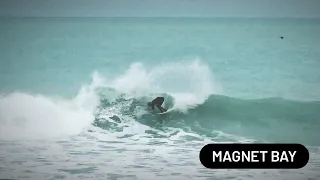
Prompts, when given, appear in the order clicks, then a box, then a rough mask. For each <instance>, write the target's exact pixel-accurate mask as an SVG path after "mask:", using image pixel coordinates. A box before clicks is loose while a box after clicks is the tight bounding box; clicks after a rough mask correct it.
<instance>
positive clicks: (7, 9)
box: [0, 0, 320, 18]
mask: <svg viewBox="0 0 320 180" xmlns="http://www.w3.org/2000/svg"><path fill="white" fill-rule="evenodd" d="M0 16H2V17H4V16H5V17H7V16H24V17H25V16H28V17H30V16H31V17H38V16H40V17H79V16H80V17H119V16H120V17H168V16H169V17H177V16H178V17H185V16H187V17H317V18H320V0H0Z"/></svg>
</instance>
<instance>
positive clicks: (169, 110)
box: [158, 108, 175, 114]
mask: <svg viewBox="0 0 320 180" xmlns="http://www.w3.org/2000/svg"><path fill="white" fill-rule="evenodd" d="M173 110H175V108H171V109H168V110H167V111H166V112H162V113H158V114H167V113H168V112H171V111H173Z"/></svg>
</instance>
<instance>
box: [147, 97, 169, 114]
mask: <svg viewBox="0 0 320 180" xmlns="http://www.w3.org/2000/svg"><path fill="white" fill-rule="evenodd" d="M163 101H164V97H157V98H155V99H154V100H152V101H151V102H148V106H151V107H152V110H154V106H156V107H157V108H158V109H159V110H160V111H161V112H166V111H167V110H166V109H165V108H163V107H161V105H162V103H163Z"/></svg>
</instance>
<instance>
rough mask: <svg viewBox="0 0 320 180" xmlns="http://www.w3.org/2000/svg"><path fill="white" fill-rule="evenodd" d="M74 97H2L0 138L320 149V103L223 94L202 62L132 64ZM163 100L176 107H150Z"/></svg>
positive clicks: (97, 77)
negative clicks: (82, 137) (98, 137)
mask: <svg viewBox="0 0 320 180" xmlns="http://www.w3.org/2000/svg"><path fill="white" fill-rule="evenodd" d="M92 79H93V80H92V83H91V84H88V85H83V86H82V87H81V89H80V91H79V93H78V94H77V95H76V96H75V97H74V98H72V99H64V98H57V97H48V96H44V95H31V94H27V93H22V92H13V93H10V94H9V95H2V97H0V124H1V127H0V137H1V139H5V140H8V139H13V138H15V139H21V138H48V137H57V136H64V135H77V134H79V133H82V132H87V130H90V132H93V131H96V130H97V129H96V128H98V129H102V130H103V131H104V132H103V133H107V134H111V135H112V137H117V138H130V137H136V138H137V139H141V138H165V139H170V138H174V139H176V138H182V139H185V140H194V139H198V140H199V139H202V140H203V139H207V140H208V139H209V140H210V141H241V142H243V141H246V140H253V141H275V142H300V143H307V144H315V145H319V144H320V141H319V139H318V129H319V128H320V123H319V120H320V115H319V113H318V110H319V109H320V103H319V102H298V101H290V100H286V99H281V98H267V99H250V100H249V99H239V98H233V97H228V96H226V95H223V89H222V87H221V86H220V85H219V83H218V82H216V80H215V79H214V76H213V73H212V72H211V71H210V68H208V66H207V65H206V64H205V63H202V62H201V61H199V60H194V61H183V62H176V63H169V64H163V65H159V66H156V67H147V66H146V65H144V64H141V63H134V64H132V65H131V66H130V67H129V69H128V70H127V71H126V72H125V73H123V74H120V75H115V78H110V77H109V78H106V77H104V76H103V75H101V74H99V73H97V72H95V73H93V77H92ZM156 96H164V97H165V102H164V106H165V107H166V108H174V109H176V110H174V111H171V112H170V113H167V114H165V115H159V114H158V113H157V112H153V111H151V110H150V109H149V108H148V107H147V102H149V101H151V100H152V99H153V98H155V97H156Z"/></svg>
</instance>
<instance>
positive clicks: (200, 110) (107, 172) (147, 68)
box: [0, 18, 320, 180]
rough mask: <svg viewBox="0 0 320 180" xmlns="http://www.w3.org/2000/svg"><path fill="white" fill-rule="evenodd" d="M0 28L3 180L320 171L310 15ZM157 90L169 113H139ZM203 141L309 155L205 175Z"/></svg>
mask: <svg viewBox="0 0 320 180" xmlns="http://www.w3.org/2000/svg"><path fill="white" fill-rule="evenodd" d="M0 26H1V28H0V179H32V180H38V179H39V180H45V179H104V180H105V179H108V180H109V179H110V180H120V179H121V180H122V179H123V180H127V179H128V180H135V179H136V180H148V179H155V180H158V179H159V180H162V179H165V180H171V179H172V180H180V179H181V180H184V179H205V180H207V179H208V180H209V179H219V180H220V179H221V180H224V179H253V180H255V179H276V180H278V179H288V180H304V179H306V180H307V179H308V180H316V179H320V133H319V129H320V70H319V68H320V59H319V57H320V50H319V47H320V20H317V19H241V18H1V19H0ZM281 37H283V38H281ZM157 96H163V97H165V102H164V107H165V108H173V109H174V110H173V111H171V112H169V113H167V114H163V115H159V114H158V111H157V110H155V111H152V110H151V109H150V108H148V106H147V103H148V102H149V101H151V100H152V99H153V98H155V97H157ZM209 143H301V144H303V145H304V146H306V147H307V148H308V150H309V153H310V159H309V162H308V164H307V165H306V166H305V167H304V168H302V169H295V170H290V169H287V170H285V169H282V170H279V169H272V170H263V169H259V170H258V169H256V170H252V169H251V170H250V169H242V170H240V169H232V170H231V169H229V170H228V169H221V170H212V169H207V168H205V167H204V166H203V165H202V164H201V163H200V160H199V152H200V150H201V148H202V147H203V146H204V145H206V144H209Z"/></svg>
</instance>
